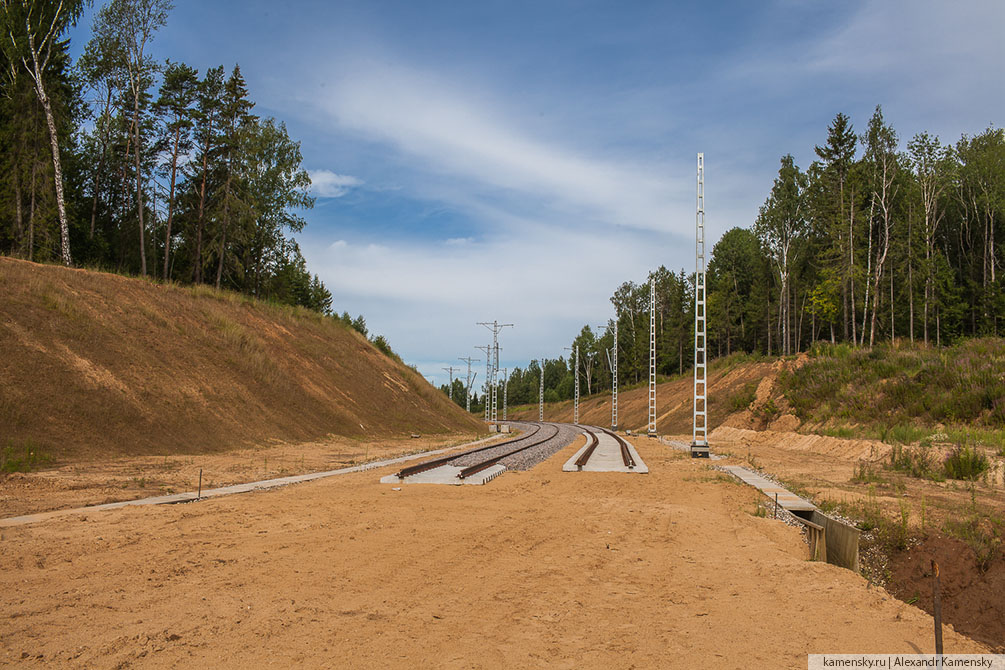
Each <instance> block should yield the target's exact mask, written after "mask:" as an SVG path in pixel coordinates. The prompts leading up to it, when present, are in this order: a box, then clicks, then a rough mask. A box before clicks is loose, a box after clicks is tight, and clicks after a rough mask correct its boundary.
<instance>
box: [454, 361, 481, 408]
mask: <svg viewBox="0 0 1005 670" xmlns="http://www.w3.org/2000/svg"><path fill="white" fill-rule="evenodd" d="M457 360H459V361H464V362H466V363H467V364H468V376H467V383H466V384H465V385H464V395H466V396H467V409H468V413H469V414H470V413H471V385H472V384H474V383H475V377H477V376H478V373H477V372H476V373H475V376H474V377H472V376H471V364H472V363H477V362H478V360H479V359H477V358H471V357H470V356H468V357H467V358H462V357H460V356H458V357H457Z"/></svg>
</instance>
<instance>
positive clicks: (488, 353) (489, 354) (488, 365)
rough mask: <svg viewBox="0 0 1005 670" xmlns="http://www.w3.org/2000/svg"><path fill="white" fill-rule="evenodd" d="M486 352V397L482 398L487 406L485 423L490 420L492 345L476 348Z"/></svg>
mask: <svg viewBox="0 0 1005 670" xmlns="http://www.w3.org/2000/svg"><path fill="white" fill-rule="evenodd" d="M475 349H478V350H480V351H484V352H485V395H483V396H482V403H483V404H484V405H485V421H486V422H488V420H489V395H491V392H490V391H489V384H491V383H492V345H491V344H486V345H485V346H484V347H475Z"/></svg>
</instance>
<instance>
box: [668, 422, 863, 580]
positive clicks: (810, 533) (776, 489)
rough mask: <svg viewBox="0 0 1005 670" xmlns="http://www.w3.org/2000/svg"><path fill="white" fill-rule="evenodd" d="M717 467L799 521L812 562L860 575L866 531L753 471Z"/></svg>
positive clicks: (679, 447)
mask: <svg viewBox="0 0 1005 670" xmlns="http://www.w3.org/2000/svg"><path fill="white" fill-rule="evenodd" d="M660 442H661V443H662V444H665V445H667V446H668V447H672V448H674V449H677V450H680V451H689V450H690V448H689V446H688V445H686V444H684V443H683V442H680V441H679V440H667V439H664V438H662V437H661V438H660ZM709 456H710V458H711V459H712V460H720V459H722V458H724V456H721V455H719V454H712V453H711V452H710V453H709ZM715 467H716V469H718V470H722V471H724V472H728V473H729V474H731V475H733V476H734V477H736V478H737V479H739V480H740V481H742V482H743V483H744V484H748V485H750V486H753V487H754V488H756V489H758V490H759V491H761V492H762V493H764V495H766V496H767V497H768V498H769V499H770V500H772V501H777V504H778V506H779V507H781V508H782V509H784V510H786V511H787V512H789V513H791V514H792V516H793V517H795V519H796V520H797V521H799V522H800V523H801V524H803V526H804V527H805V528H806V534H807V539H808V540H809V544H810V558H812V559H813V560H821V561H826V562H828V563H831V564H832V565H837V566H840V567H842V568H848V569H849V570H852V571H853V572H858V571H859V565H858V542H859V536H860V535H861V534H862V531H860V530H859V529H858V528H854V527H853V526H849V525H848V524H846V523H842V522H840V521H838V520H836V519H832V518H830V517H829V516H827V515H826V514H824V513H823V512H821V511H820V510H819V509H818V508H817V506H816V505H814V504H813V503H811V502H810V501H808V500H806V499H805V498H801V497H799V496H797V495H796V494H795V493H792V492H791V491H789V490H788V489H786V488H783V487H781V486H779V485H778V484H777V483H776V482H773V481H771V480H770V479H768V478H767V477H764V476H763V475H760V474H758V473H756V472H754V471H753V470H750V469H748V468H745V467H743V466H740V465H723V466H715Z"/></svg>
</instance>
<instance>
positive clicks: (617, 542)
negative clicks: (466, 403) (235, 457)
mask: <svg viewBox="0 0 1005 670" xmlns="http://www.w3.org/2000/svg"><path fill="white" fill-rule="evenodd" d="M577 444H578V441H577V443H575V444H573V445H570V446H569V447H567V448H566V449H564V450H563V451H561V452H559V453H558V454H556V455H555V456H553V457H552V458H551V459H550V460H548V461H547V462H545V463H543V464H541V465H539V466H537V467H536V468H534V469H532V470H530V471H527V472H508V473H506V474H504V475H503V476H501V477H499V478H497V479H496V480H494V481H493V482H492V483H491V484H489V485H487V486H484V487H475V486H461V487H448V486H421V485H414V486H403V487H393V486H390V485H381V484H379V483H378V480H379V478H380V476H381V475H383V474H387V473H388V472H390V470H391V469H390V468H388V469H386V471H382V470H376V471H371V472H364V473H357V474H351V475H345V476H340V477H334V478H330V479H325V480H320V481H316V482H312V483H308V484H302V485H297V486H291V487H287V488H284V489H279V490H275V491H271V492H261V493H252V494H245V495H238V496H231V497H226V498H218V499H213V500H209V501H204V502H201V503H196V504H187V505H175V506H160V507H147V508H133V509H123V510H116V511H112V512H104V513H93V514H89V515H87V516H85V517H83V518H80V517H77V518H66V519H58V520H52V521H48V522H45V523H41V524H37V525H30V526H23V527H18V528H8V529H4V530H3V533H2V539H0V609H2V611H3V612H4V613H5V618H6V621H5V624H4V626H3V627H0V663H4V664H6V665H10V666H15V665H16V666H18V667H56V666H58V667H71V668H74V667H81V668H83V667H88V668H124V667H150V668H160V667H182V666H188V665H190V664H198V665H203V666H209V667H225V668H226V667H235V668H237V667H261V666H266V665H272V666H276V667H293V666H296V667H364V668H370V667H373V668H376V667H380V668H384V667H445V668H473V667H488V668H497V667H548V668H611V667H616V668H627V667H638V668H643V667H659V668H674V667H696V666H695V665H694V664H700V665H698V666H697V667H715V668H751V667H757V668H768V667H771V668H805V667H806V654H807V653H814V652H891V653H892V652H907V653H910V652H917V651H925V652H931V651H932V650H933V641H932V622H931V619H930V618H929V617H928V616H927V615H925V614H924V613H923V612H921V611H920V610H918V609H916V608H914V607H911V606H908V605H905V604H904V603H902V602H900V601H897V600H895V599H894V598H892V597H891V596H890V595H889V594H887V593H886V592H885V591H884V590H883V589H880V588H877V587H869V586H868V585H867V583H866V582H865V581H864V580H863V579H862V578H861V577H859V576H858V575H855V574H853V573H851V572H849V571H847V570H842V569H840V568H836V567H834V566H830V565H826V564H821V563H812V562H808V561H807V560H806V555H807V549H806V545H805V544H803V542H802V541H801V537H800V535H799V533H798V532H797V531H796V530H794V529H792V528H789V527H787V526H785V525H783V524H781V523H779V522H776V521H773V520H771V519H764V518H758V517H755V516H753V514H752V512H753V510H754V508H755V504H756V502H755V501H756V500H757V499H758V495H759V494H758V493H756V492H755V491H754V490H753V489H750V488H747V487H744V486H742V485H739V484H737V483H735V482H734V481H733V480H732V479H731V478H728V477H727V476H725V475H723V474H721V473H717V472H713V471H710V470H708V469H707V463H703V462H695V461H691V460H690V459H686V458H683V457H682V456H680V455H678V454H677V453H675V452H672V451H670V450H668V449H666V448H665V447H662V446H659V445H657V444H656V443H655V442H652V441H650V440H647V439H639V440H637V441H636V444H637V448H638V450H639V452H640V454H641V455H642V458H643V459H644V460H645V461H646V463H647V464H648V465H649V467H650V469H651V471H652V472H651V474H650V475H648V476H636V475H619V474H615V473H562V472H561V466H562V463H563V462H564V461H565V460H567V459H568V458H569V457H570V456H571V455H572V453H573V452H574V451H575V449H576V446H577ZM395 488H400V489H401V490H394V489H395ZM946 650H947V651H951V652H980V651H983V648H982V647H981V646H980V645H978V644H977V643H975V642H972V641H970V640H968V639H966V638H964V637H962V636H959V635H957V634H956V633H955V632H954V631H952V630H951V629H949V630H947V631H946Z"/></svg>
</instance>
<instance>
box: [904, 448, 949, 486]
mask: <svg viewBox="0 0 1005 670" xmlns="http://www.w3.org/2000/svg"><path fill="white" fill-rule="evenodd" d="M890 467H891V468H892V469H894V470H897V471H899V472H904V473H907V474H909V475H911V476H912V477H918V478H919V479H931V480H934V481H942V480H944V479H945V477H943V476H942V473H941V472H939V470H938V468H936V467H935V457H934V456H933V455H932V452H931V451H930V450H929V449H928V448H926V447H918V448H915V449H911V448H907V447H904V446H902V445H899V444H897V445H894V447H893V450H892V451H891V452H890Z"/></svg>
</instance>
